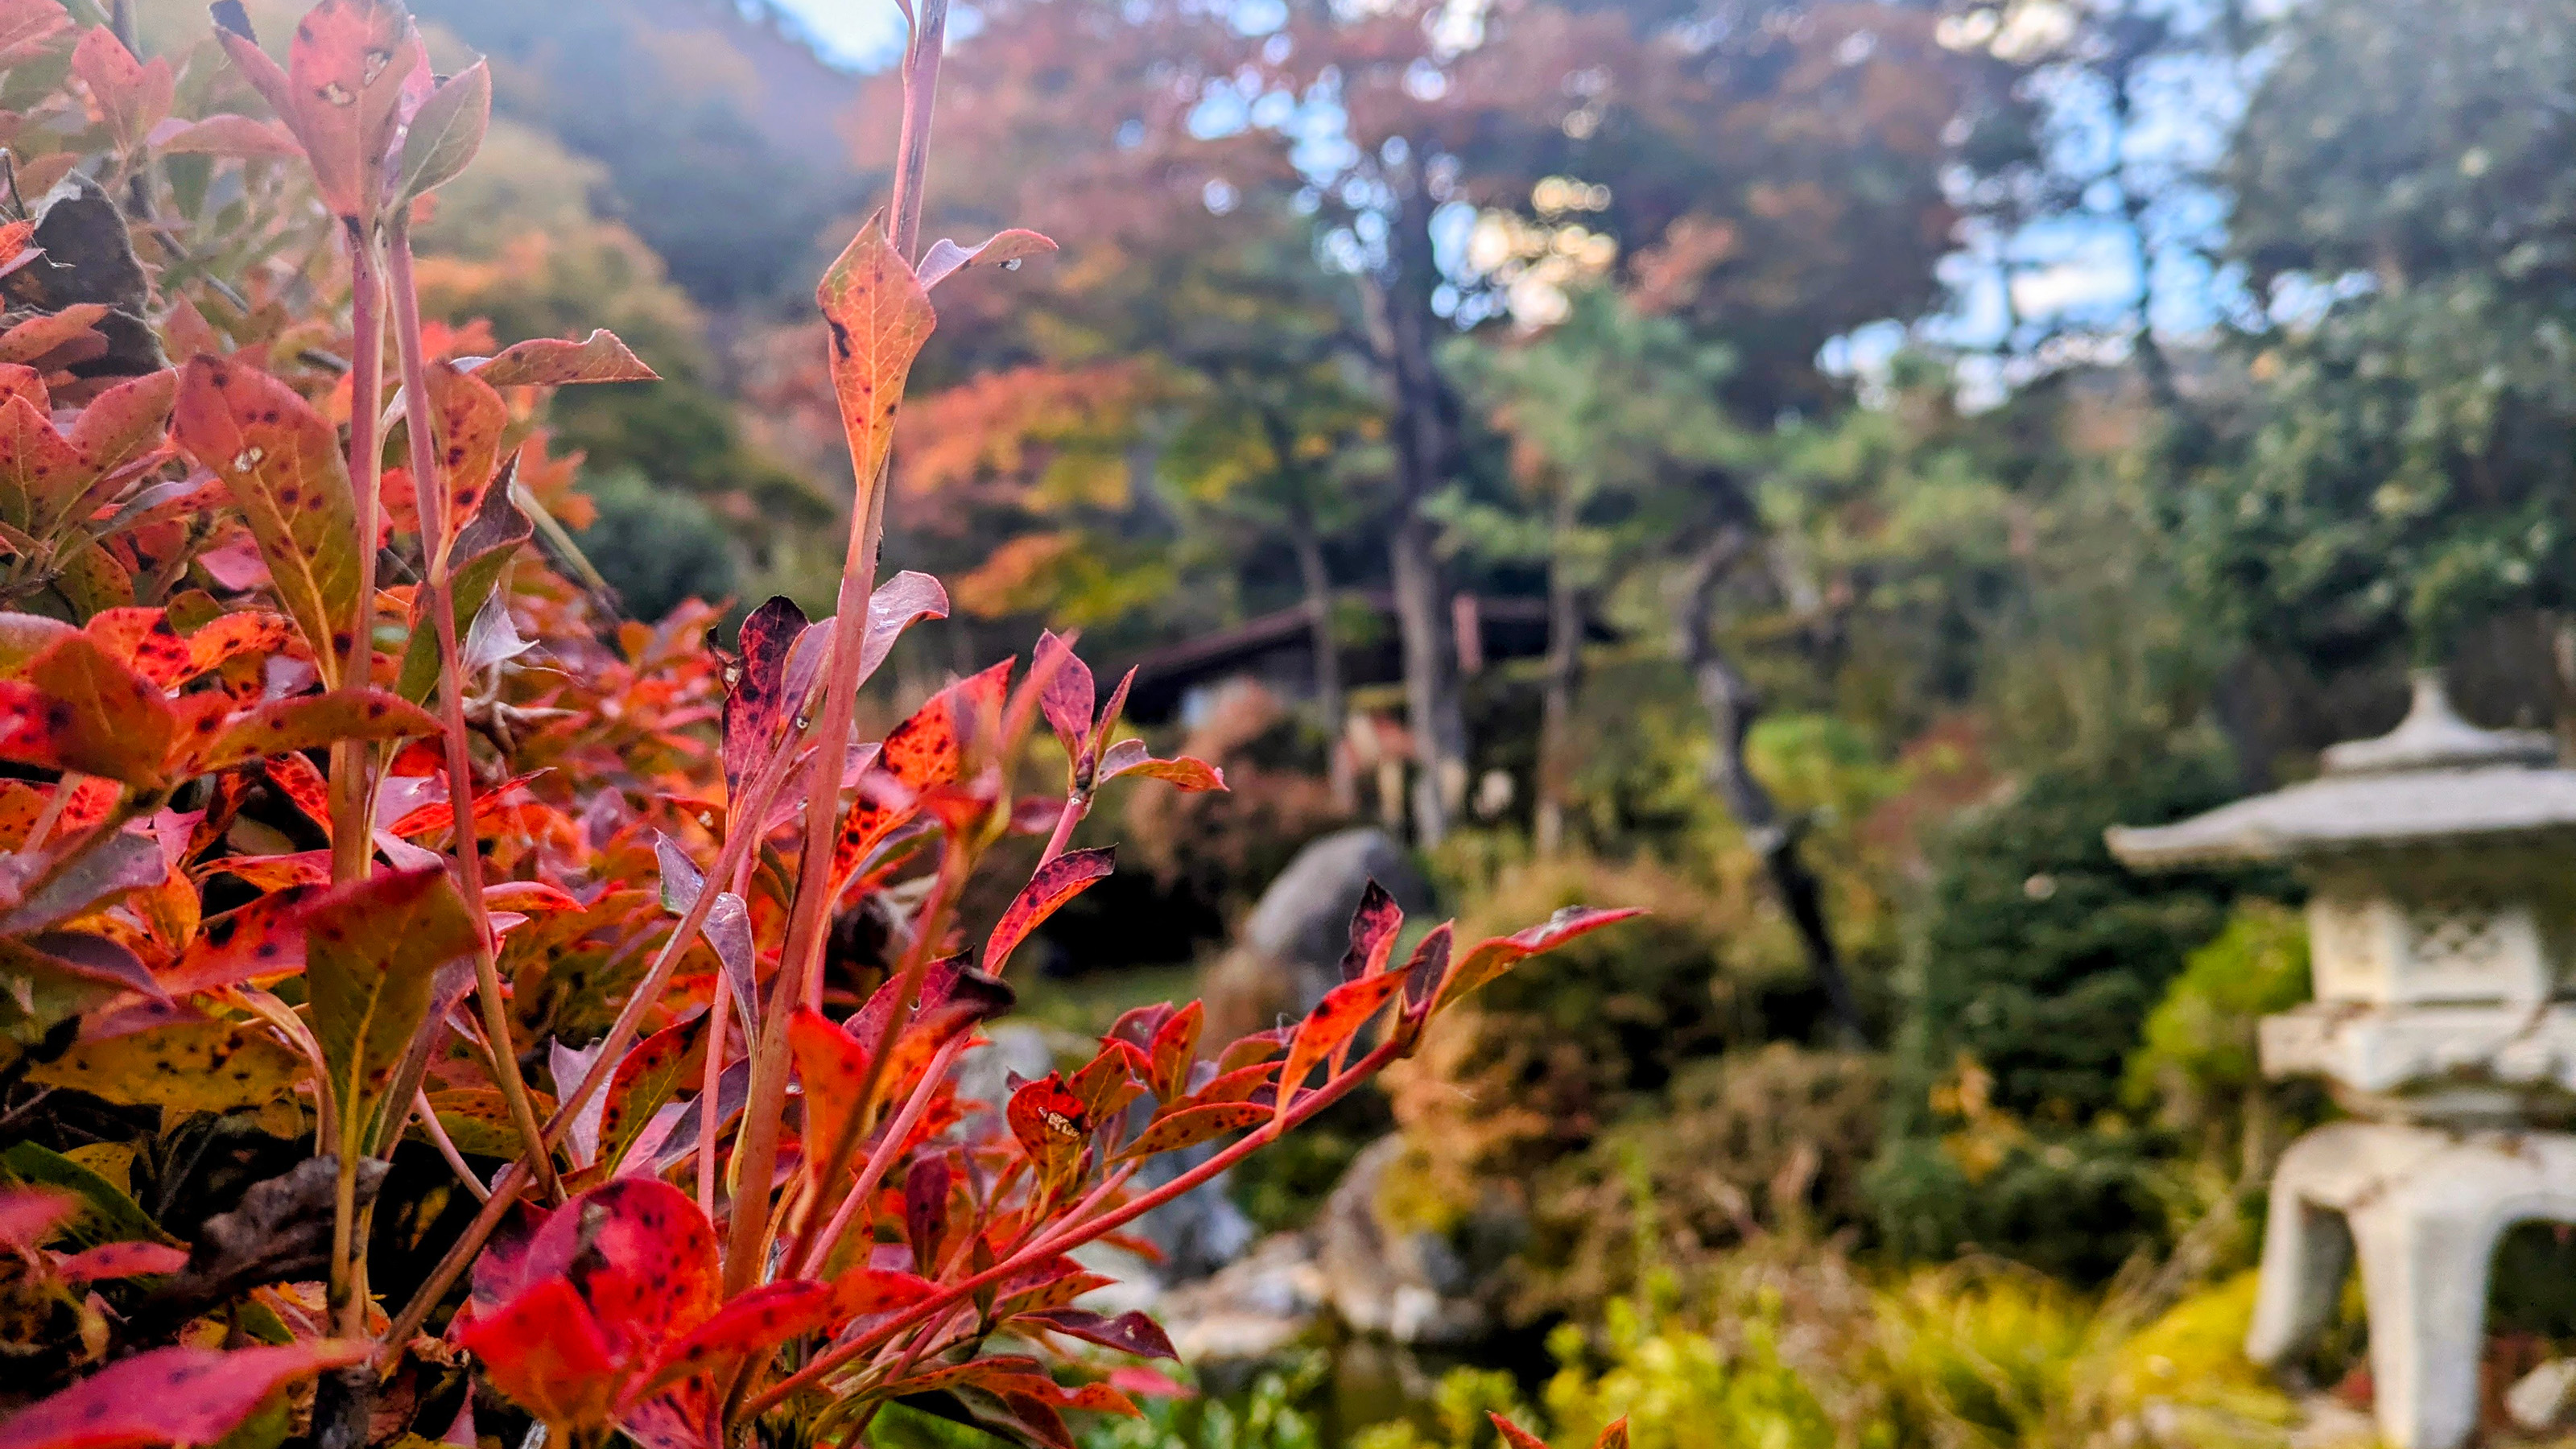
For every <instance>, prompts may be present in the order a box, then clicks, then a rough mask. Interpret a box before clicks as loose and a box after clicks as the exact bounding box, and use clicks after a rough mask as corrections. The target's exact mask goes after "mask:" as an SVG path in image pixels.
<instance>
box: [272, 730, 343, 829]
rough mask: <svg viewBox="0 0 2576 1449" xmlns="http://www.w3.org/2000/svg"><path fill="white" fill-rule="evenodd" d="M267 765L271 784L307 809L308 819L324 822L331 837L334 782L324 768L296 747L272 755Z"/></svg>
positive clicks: (297, 804) (292, 802) (304, 809)
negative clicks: (322, 770)
mask: <svg viewBox="0 0 2576 1449" xmlns="http://www.w3.org/2000/svg"><path fill="white" fill-rule="evenodd" d="M266 769H267V772H268V783H269V785H270V787H271V788H273V789H275V790H276V791H277V793H279V794H281V795H284V796H285V797H286V799H287V802H288V803H289V804H292V805H293V806H294V807H295V808H296V809H297V810H299V811H301V812H303V815H304V818H305V819H307V820H310V821H312V822H313V823H314V824H316V825H319V826H321V827H322V835H323V838H324V839H329V838H330V835H331V782H330V781H329V780H327V779H324V778H323V776H322V772H321V770H319V769H318V768H316V767H315V766H314V764H313V762H312V761H311V760H308V759H306V758H304V757H303V756H302V755H300V754H297V753H296V752H294V751H293V750H288V751H286V752H284V753H282V754H279V755H276V756H274V757H272V758H271V759H269V761H268V762H267V765H266Z"/></svg>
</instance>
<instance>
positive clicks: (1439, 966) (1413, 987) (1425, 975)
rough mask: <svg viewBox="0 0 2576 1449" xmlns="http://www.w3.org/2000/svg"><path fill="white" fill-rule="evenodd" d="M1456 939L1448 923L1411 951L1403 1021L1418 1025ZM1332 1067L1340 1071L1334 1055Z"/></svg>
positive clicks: (1406, 968) (1444, 973) (1443, 974)
mask: <svg viewBox="0 0 2576 1449" xmlns="http://www.w3.org/2000/svg"><path fill="white" fill-rule="evenodd" d="M1456 939H1457V932H1456V930H1455V929H1454V928H1453V926H1452V923H1450V922H1447V921H1443V922H1441V923H1440V926H1439V929H1437V930H1435V931H1433V932H1432V933H1431V934H1430V935H1428V936H1425V937H1423V938H1422V944H1421V945H1418V946H1416V947H1414V948H1413V959H1412V960H1410V961H1407V962H1406V963H1404V972H1403V975H1404V1016H1405V1019H1406V1020H1407V1021H1409V1022H1416V1023H1418V1022H1420V1021H1421V1020H1422V1019H1423V1016H1424V1013H1423V1010H1422V1008H1423V1007H1424V1005H1426V1004H1427V1003H1428V1002H1429V1001H1430V1000H1431V993H1432V992H1434V991H1436V990H1438V989H1439V987H1440V982H1441V980H1442V979H1443V978H1444V977H1446V976H1447V975H1448V974H1449V954H1450V951H1451V949H1452V948H1453V947H1454V946H1455V945H1456ZM1333 1065H1334V1066H1335V1067H1336V1068H1337V1069H1338V1068H1339V1067H1340V1065H1341V1058H1340V1057H1339V1056H1338V1055H1337V1056H1335V1057H1334V1059H1333Z"/></svg>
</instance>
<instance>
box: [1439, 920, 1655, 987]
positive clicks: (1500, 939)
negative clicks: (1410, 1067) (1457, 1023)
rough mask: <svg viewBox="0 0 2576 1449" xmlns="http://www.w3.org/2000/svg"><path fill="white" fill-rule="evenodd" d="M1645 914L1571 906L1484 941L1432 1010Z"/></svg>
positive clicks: (1461, 962)
mask: <svg viewBox="0 0 2576 1449" xmlns="http://www.w3.org/2000/svg"><path fill="white" fill-rule="evenodd" d="M1644 914H1645V911H1644V910H1643V909H1642V908H1639V907H1635V906H1631V907H1628V908H1626V909H1623V910H1603V909H1600V908H1597V907H1593V906H1567V907H1566V908H1565V909H1564V910H1561V911H1559V912H1557V913H1556V914H1555V915H1553V916H1550V917H1548V918H1547V919H1546V920H1545V921H1542V922H1540V923H1539V924H1537V925H1535V926H1532V927H1530V928H1529V929H1528V930H1525V931H1521V932H1518V933H1516V934H1513V935H1509V936H1495V937H1491V938H1489V939H1487V940H1484V941H1481V942H1479V943H1477V945H1476V948H1475V949H1474V950H1472V951H1469V952H1468V953H1467V954H1466V955H1464V956H1461V957H1459V958H1458V963H1457V964H1456V965H1455V966H1452V967H1450V968H1449V971H1448V974H1447V977H1446V979H1445V980H1443V981H1442V982H1440V983H1439V986H1438V991H1439V994H1438V996H1437V997H1436V998H1435V999H1434V1001H1433V1005H1432V1008H1431V1009H1432V1011H1433V1012H1434V1013H1435V1014H1436V1013H1438V1012H1441V1011H1445V1010H1447V1009H1448V1008H1449V1007H1450V1006H1452V1005H1454V1004H1455V1003H1456V1002H1457V1001H1458V1000H1459V999H1460V998H1462V997H1464V996H1466V995H1467V993H1469V992H1471V991H1473V990H1475V989H1476V988H1477V987H1479V986H1482V985H1484V984H1485V983H1486V982H1488V981H1491V980H1493V979H1494V978H1495V977H1497V976H1500V975H1502V974H1503V973H1504V972H1505V971H1508V970H1510V969H1511V968H1512V967H1513V966H1514V965H1516V964H1517V963H1519V962H1521V961H1523V960H1526V959H1528V958H1529V957H1532V956H1535V955H1538V954H1539V953H1540V952H1542V951H1553V950H1555V949H1556V948H1557V947H1559V946H1562V945H1564V944H1565V943H1566V942H1568V941H1571V940H1573V939H1574V938H1575V937H1577V936H1582V935H1588V934H1590V933H1591V932H1594V931H1597V930H1600V929H1601V928H1602V927H1604V926H1615V925H1617V924H1618V923H1619V922H1621V921H1624V920H1627V919H1628V918H1629V917H1631V916H1642V915H1644ZM1408 994H1411V993H1408Z"/></svg>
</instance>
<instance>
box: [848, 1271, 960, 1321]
mask: <svg viewBox="0 0 2576 1449" xmlns="http://www.w3.org/2000/svg"><path fill="white" fill-rule="evenodd" d="M938 1291H939V1287H938V1285H937V1284H935V1283H933V1282H931V1281H930V1280H929V1279H927V1278H923V1277H920V1276H917V1275H915V1274H911V1273H898V1272H895V1271H893V1270H891V1269H887V1268H852V1269H850V1270H849V1271H848V1272H846V1273H843V1274H842V1275H841V1276H839V1277H838V1278H835V1279H833V1280H832V1318H833V1320H834V1321H835V1322H842V1323H847V1322H850V1321H853V1320H856V1319H862V1318H868V1317H871V1316H874V1315H876V1314H879V1313H892V1312H894V1311H895V1310H897V1309H902V1308H910V1307H911V1306H912V1305H914V1304H916V1303H919V1302H921V1301H923V1300H924V1299H926V1298H928V1297H930V1296H931V1295H932V1294H934V1293H936V1292H938Z"/></svg>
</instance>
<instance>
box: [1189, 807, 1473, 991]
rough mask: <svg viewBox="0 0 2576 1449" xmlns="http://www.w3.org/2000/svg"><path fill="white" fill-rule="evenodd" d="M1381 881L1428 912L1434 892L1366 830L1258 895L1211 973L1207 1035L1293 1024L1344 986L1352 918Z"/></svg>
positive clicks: (1305, 856) (1380, 835) (1302, 859)
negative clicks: (1371, 884) (1343, 965)
mask: <svg viewBox="0 0 2576 1449" xmlns="http://www.w3.org/2000/svg"><path fill="white" fill-rule="evenodd" d="M1371 880H1375V881H1376V882H1377V883H1378V884H1379V885H1381V886H1384V887H1385V888H1386V890H1387V893H1388V894H1390V895H1392V896H1394V897H1395V903H1396V904H1397V905H1399V906H1402V907H1403V908H1404V913H1405V914H1406V915H1407V916H1408V917H1412V918H1414V919H1419V918H1421V917H1423V916H1425V915H1427V914H1429V913H1430V910H1431V892H1430V890H1429V888H1428V887H1426V886H1425V885H1424V884H1423V881H1422V876H1421V873H1420V872H1418V871H1416V870H1415V869H1414V868H1413V863H1412V861H1411V860H1409V859H1407V858H1406V856H1405V854H1404V851H1403V850H1402V849H1401V848H1400V847H1398V846H1397V845H1396V843H1395V841H1394V840H1393V839H1392V838H1390V837H1389V836H1388V835H1387V833H1386V832H1385V831H1383V830H1380V829H1378V828H1377V827H1375V826H1369V825H1363V826H1357V827H1354V828H1352V829H1349V830H1342V831H1336V832H1334V833H1333V834H1331V835H1327V836H1325V837H1323V838H1322V839H1320V840H1316V841H1313V842H1311V843H1309V844H1308V845H1307V846H1306V848H1305V849H1303V850H1301V851H1299V852H1297V857H1296V859H1294V860H1291V861H1290V862H1288V868H1287V869H1286V870H1283V871H1281V872H1280V873H1279V877H1278V879H1276V880H1273V881H1272V882H1271V883H1270V887H1269V889H1267V890H1265V891H1263V892H1262V893H1261V899H1260V901H1259V902H1258V903H1257V904H1255V905H1254V906H1253V908H1252V914H1251V915H1249V916H1247V917H1245V918H1244V922H1243V931H1242V935H1241V937H1240V938H1239V939H1238V940H1237V942H1236V944H1235V946H1234V948H1233V949H1232V950H1230V951H1228V952H1227V953H1226V955H1225V956H1224V957H1223V958H1222V959H1221V960H1219V961H1218V962H1217V964H1216V965H1215V967H1214V968H1212V969H1211V970H1210V971H1209V973H1208V983H1207V993H1206V994H1207V1003H1208V1037H1209V1040H1211V1041H1214V1042H1227V1041H1232V1040H1233V1039H1234V1038H1236V1037H1238V1036H1242V1035H1244V1034H1246V1033H1248V1032H1255V1031H1264V1030H1267V1029H1269V1028H1270V1027H1272V1026H1275V1025H1277V1024H1278V1023H1279V1022H1281V1021H1293V1020H1295V1019H1297V1018H1298V1017H1300V1016H1303V1015H1305V1014H1306V1013H1307V1012H1308V1011H1311V1010H1313V1009H1314V1006H1315V1003H1316V1002H1318V1001H1321V1000H1322V999H1323V997H1324V993H1325V992H1327V991H1329V990H1331V989H1332V988H1333V987H1335V986H1337V985H1339V984H1340V983H1341V975H1340V968H1341V962H1342V953H1343V952H1344V951H1346V950H1347V949H1349V947H1350V940H1351V912H1353V911H1355V910H1357V909H1359V903H1360V894H1361V892H1363V891H1365V890H1366V889H1367V888H1368V883H1369V882H1370V881H1371Z"/></svg>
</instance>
